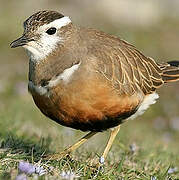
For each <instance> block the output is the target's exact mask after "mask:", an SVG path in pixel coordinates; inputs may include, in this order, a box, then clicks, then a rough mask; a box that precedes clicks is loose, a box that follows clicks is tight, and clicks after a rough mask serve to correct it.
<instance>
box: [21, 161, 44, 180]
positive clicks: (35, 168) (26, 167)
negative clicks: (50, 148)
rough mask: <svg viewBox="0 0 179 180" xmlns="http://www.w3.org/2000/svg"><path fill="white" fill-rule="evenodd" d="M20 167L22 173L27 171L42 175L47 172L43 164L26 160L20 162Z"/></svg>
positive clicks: (29, 173)
mask: <svg viewBox="0 0 179 180" xmlns="http://www.w3.org/2000/svg"><path fill="white" fill-rule="evenodd" d="M18 169H19V171H20V173H25V174H28V175H31V174H37V175H39V176H42V175H44V174H46V173H47V171H46V170H45V169H44V168H43V167H42V166H40V165H33V164H31V163H28V162H24V161H21V162H20V163H19V167H18Z"/></svg>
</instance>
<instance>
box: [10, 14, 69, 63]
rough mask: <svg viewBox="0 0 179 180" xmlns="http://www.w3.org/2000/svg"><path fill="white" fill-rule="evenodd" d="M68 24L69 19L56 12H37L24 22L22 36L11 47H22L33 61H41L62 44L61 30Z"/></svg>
mask: <svg viewBox="0 0 179 180" xmlns="http://www.w3.org/2000/svg"><path fill="white" fill-rule="evenodd" d="M69 24H71V20H70V18H69V17H67V16H64V15H62V14H60V13H58V12H56V11H39V12H37V13H35V14H33V15H32V16H30V17H29V18H28V19H27V20H26V21H25V22H24V33H23V35H22V36H21V37H20V38H18V39H17V40H15V41H13V42H12V43H11V47H12V48H16V47H19V46H22V47H24V48H25V49H26V50H27V52H28V54H29V55H30V56H31V57H32V56H33V58H34V59H36V60H40V59H43V58H45V57H46V56H48V55H49V54H50V53H52V52H53V51H54V50H55V49H56V48H57V46H58V45H59V44H62V43H63V41H64V37H63V35H62V33H61V29H62V27H64V26H67V25H69Z"/></svg>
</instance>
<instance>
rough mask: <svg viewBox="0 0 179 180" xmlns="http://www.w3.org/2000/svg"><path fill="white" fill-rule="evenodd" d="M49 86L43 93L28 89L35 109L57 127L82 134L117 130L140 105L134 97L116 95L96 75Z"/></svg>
mask: <svg viewBox="0 0 179 180" xmlns="http://www.w3.org/2000/svg"><path fill="white" fill-rule="evenodd" d="M49 84H51V86H49V87H48V88H47V87H45V89H44V87H43V88H42V87H38V88H37V87H33V86H32V87H31V88H32V90H33V91H32V96H33V99H34V101H35V103H36V105H37V106H38V108H39V109H40V110H41V111H42V112H43V113H44V114H45V115H46V116H48V117H49V118H51V119H53V120H55V121H56V122H58V123H59V124H62V125H65V126H68V127H72V128H75V129H80V130H83V131H89V130H90V131H102V130H105V129H108V128H111V127H114V126H117V125H118V124H120V123H121V122H122V120H123V119H126V118H128V117H129V116H131V115H132V114H134V113H135V112H136V110H137V107H138V105H139V103H140V101H141V96H138V95H137V94H136V95H133V96H127V95H119V94H118V92H117V91H115V89H114V88H113V87H112V86H110V84H108V83H107V82H106V81H104V80H103V79H101V78H100V77H98V76H97V75H92V76H85V77H84V76H83V78H76V79H73V80H71V81H70V82H68V83H57V84H56V81H55V82H53V83H52V82H50V83H49ZM52 84H53V86H52ZM30 86H31V85H30ZM46 88H47V89H46Z"/></svg>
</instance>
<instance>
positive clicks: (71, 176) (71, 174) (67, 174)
mask: <svg viewBox="0 0 179 180" xmlns="http://www.w3.org/2000/svg"><path fill="white" fill-rule="evenodd" d="M60 176H61V178H62V179H67V180H73V179H75V178H79V177H80V176H78V175H76V174H75V173H74V172H70V171H67V172H65V171H62V172H61V174H60Z"/></svg>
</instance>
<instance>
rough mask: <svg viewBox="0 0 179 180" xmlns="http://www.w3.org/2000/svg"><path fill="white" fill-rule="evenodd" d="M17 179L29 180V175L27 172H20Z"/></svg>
mask: <svg viewBox="0 0 179 180" xmlns="http://www.w3.org/2000/svg"><path fill="white" fill-rule="evenodd" d="M15 180H27V176H26V175H25V174H19V175H18V176H17V177H16V179H15Z"/></svg>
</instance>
